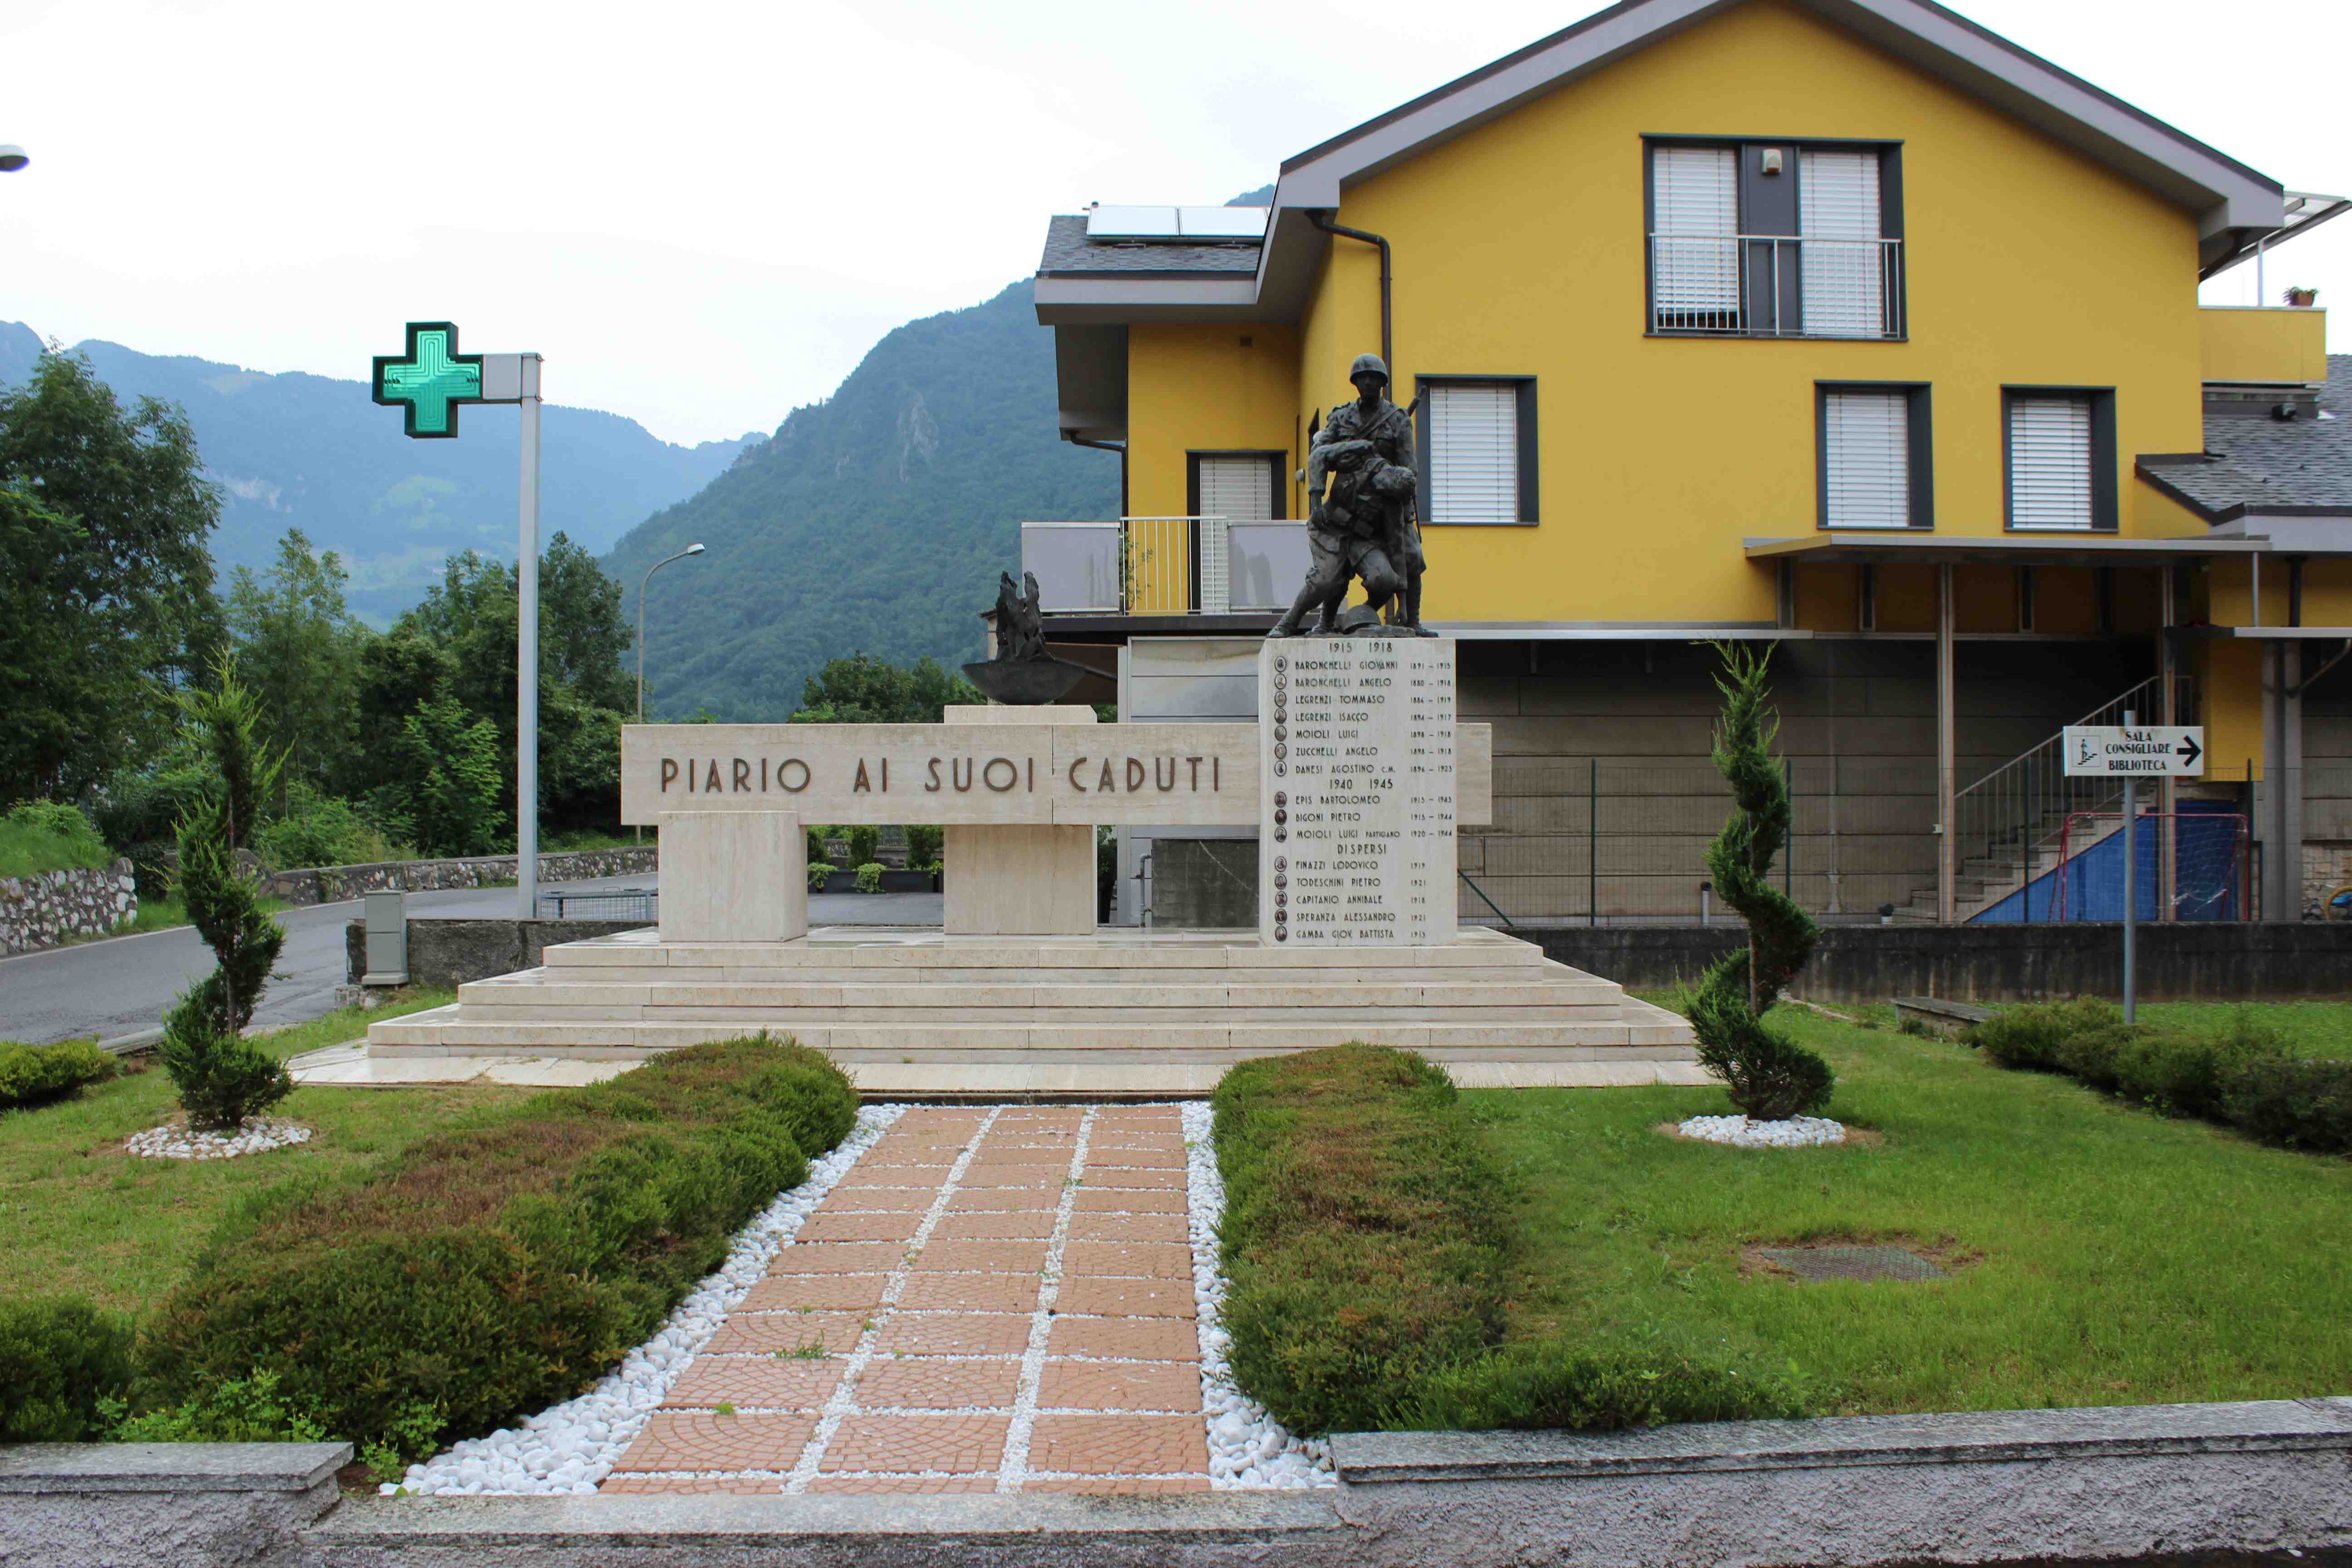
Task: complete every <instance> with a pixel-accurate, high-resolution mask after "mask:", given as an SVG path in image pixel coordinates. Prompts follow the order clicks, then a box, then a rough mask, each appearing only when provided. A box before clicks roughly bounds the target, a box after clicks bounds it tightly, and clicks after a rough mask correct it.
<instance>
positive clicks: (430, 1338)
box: [134, 1037, 856, 1455]
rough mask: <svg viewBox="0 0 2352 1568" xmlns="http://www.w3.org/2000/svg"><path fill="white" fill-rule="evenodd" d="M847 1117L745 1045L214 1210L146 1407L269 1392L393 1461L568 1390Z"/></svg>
mask: <svg viewBox="0 0 2352 1568" xmlns="http://www.w3.org/2000/svg"><path fill="white" fill-rule="evenodd" d="M855 1121H856V1091H855V1090H854V1089H852V1088H851V1087H850V1084H849V1081H848V1079H846V1078H845V1077H844V1076H843V1075H842V1073H841V1071H840V1069H838V1068H835V1067H834V1066H833V1065H832V1064H831V1063H830V1062H829V1061H827V1060H826V1059H825V1058H824V1057H823V1056H822V1055H820V1054H819V1053H817V1052H814V1051H811V1050H808V1049H805V1048H803V1047H800V1046H797V1045H794V1044H792V1043H790V1042H778V1041H773V1040H770V1039H768V1038H766V1037H752V1038H748V1039H739V1040H730V1041H725V1042H721V1043H719V1044H715V1045H706V1046H697V1047H692V1048H690V1049H687V1050H680V1051H673V1052H669V1053H667V1054H666V1055H664V1056H661V1057H657V1058H655V1059H654V1060H652V1061H650V1062H648V1063H647V1064H646V1065H645V1066H644V1067H641V1068H636V1069H635V1070H633V1071H631V1072H628V1073H626V1074H624V1075H623V1076H622V1077H620V1078H618V1079H613V1080H611V1081H609V1082H606V1083H604V1084H599V1085H597V1086H595V1087H593V1088H590V1089H565V1090H562V1091H560V1092H555V1093H549V1094H544V1095H539V1096H535V1097H533V1098H531V1099H530V1100H524V1101H521V1102H520V1103H519V1104H516V1105H513V1106H510V1107H505V1108H501V1109H499V1110H495V1111H489V1112H485V1113H483V1114H482V1115H480V1116H478V1117H477V1118H475V1119H473V1120H471V1121H468V1122H467V1123H466V1124H464V1125H462V1126H459V1127H457V1128H454V1129H452V1130H451V1131H446V1132H443V1133H440V1134H437V1135H436V1136H434V1137H431V1138H428V1139H425V1140H424V1141H423V1142H418V1143H415V1144H413V1145H411V1146H409V1147H408V1148H407V1149H405V1150H404V1151H403V1152H400V1153H398V1154H395V1155H393V1156H390V1157H389V1158H387V1159H386V1160H385V1161H383V1163H379V1164H377V1165H375V1166H374V1167H373V1168H370V1169H368V1170H366V1171H364V1172H363V1173H361V1174H359V1175H358V1176H356V1177H354V1178H352V1179H348V1180H344V1181H340V1182H335V1183H331V1184H323V1185H321V1184H310V1185H299V1184H298V1185H296V1186H293V1187H289V1188H280V1189H277V1190H276V1191H274V1192H272V1193H270V1194H267V1195H265V1196H263V1197H262V1198H260V1199H259V1200H257V1201H256V1202H254V1203H251V1204H249V1205H247V1206H246V1207H245V1208H243V1209H242V1210H241V1211H238V1212H236V1213H233V1214H232V1215H230V1216H229V1218H227V1219H226V1221H224V1222H223V1224H222V1225H221V1226H220V1228H219V1230H218V1231H216V1232H215V1235H214V1236H213V1237H212V1238H211V1239H210V1241H209V1242H208V1243H207V1244H206V1246H205V1248H204V1250H203V1251H202V1252H201V1253H200V1254H199V1255H198V1257H197V1258H196V1260H195V1262H194V1266H193V1267H192V1268H191V1270H190V1272H189V1275H188V1277H187V1278H186V1279H184V1281H183V1282H182V1283H181V1284H180V1285H179V1286H178V1287H177V1288H176V1289H173V1291H172V1293H171V1294H170V1295H169V1296H168V1297H167V1298H166V1299H165V1300H163V1303H162V1304H161V1305H160V1307H159V1308H158V1309H157V1310H156V1311H155V1313H154V1315H153V1316H152V1319H151V1320H150V1321H148V1322H147V1323H146V1324H145V1325H144V1328H143V1331H142V1334H141V1337H140V1342H139V1350H138V1356H137V1377H136V1381H135V1384H134V1389H135V1392H136V1394H137V1403H138V1405H139V1406H140V1407H141V1408H142V1410H143V1411H145V1412H147V1413H149V1414H151V1415H152V1413H153V1412H155V1411H158V1410H170V1409H173V1408H176V1407H186V1406H193V1405H196V1404H197V1403H198V1402H199V1401H200V1400H201V1399H202V1398H203V1397H204V1396H205V1394H206V1392H207V1390H209V1389H212V1388H214V1387H216V1386H217V1385H220V1384H227V1383H230V1382H234V1381H237V1380H248V1379H249V1380H255V1381H256V1382H258V1380H261V1379H264V1378H268V1379H272V1380H274V1382H272V1383H270V1384H267V1385H266V1386H268V1387H269V1388H270V1389H271V1390H273V1392H274V1395H275V1396H276V1397H277V1398H279V1399H282V1400H283V1402H284V1403H285V1404H286V1405H287V1406H288V1407H289V1408H291V1409H295V1410H299V1411H300V1412H302V1413H303V1414H304V1415H306V1416H307V1417H308V1418H310V1419H311V1420H314V1421H316V1422H317V1423H318V1424H319V1425H320V1426H321V1427H323V1428H324V1429H325V1430H326V1431H329V1432H331V1433H332V1434H333V1435H334V1436H338V1437H342V1438H346V1439H349V1440H351V1441H353V1442H357V1443H361V1444H363V1445H364V1444H385V1443H390V1444H391V1445H392V1446H394V1447H397V1448H398V1449H400V1450H402V1451H403V1452H404V1453H406V1454H411V1455H414V1454H416V1453H420V1452H422V1451H425V1449H428V1448H429V1447H432V1446H433V1444H434V1443H435V1442H436V1441H442V1440H446V1439H449V1438H456V1437H465V1436H478V1435H479V1434H482V1433H486V1432H489V1431H491V1430H494V1429H495V1428H497V1427H498V1426H502V1425H505V1424H507V1423H509V1422H511V1421H513V1420H514V1419H516V1418H517V1417H519V1416H521V1415H526V1414H528V1413H530V1412H531V1411H533V1410H537V1409H540V1408H541V1407H543V1406H545V1405H550V1404H553V1403H556V1402H558V1401H561V1400H563V1399H567V1398H570V1397H572V1395H574V1394H579V1393H581V1392H583V1390H585V1389H586V1388H587V1387H588V1386H589V1385H590V1384H593V1382H594V1381H595V1379H596V1378H597V1377H598V1376H599V1375H601V1374H602V1373H604V1372H605V1371H606V1370H607V1369H608V1368H610V1367H611V1366H613V1365H614V1364H615V1363H617V1362H619V1360H620V1359H621V1357H622V1356H623V1354H624V1353H625V1352H626V1351H627V1350H629V1348H630V1347H632V1346H634V1345H635V1344H637V1343H638V1342H641V1341H643V1340H644V1339H646V1337H647V1336H648V1335H649V1334H650V1333H651V1332H652V1331H653V1330H654V1328H655V1327H656V1325H657V1324H658V1322H659V1321H660V1320H661V1318H662V1317H663V1315H664V1314H665V1313H666V1312H667V1311H668V1310H669V1309H670V1307H672V1306H673V1305H674V1304H676V1302H677V1300H679V1299H680V1298H681V1297H682V1296H684V1295H685V1294H686V1292H687V1291H688V1289H691V1288H692V1286H693V1285H694V1283H695V1282H696V1281H697V1280H698V1279H700V1278H701V1277H702V1276H704V1275H705V1274H708V1273H709V1271H710V1270H711V1269H712V1268H715V1267H716V1266H717V1265H718V1264H719V1261H720V1260H721V1259H722V1258H724V1256H725V1254H726V1251H727V1247H728V1244H729V1238H730V1237H731V1236H732V1234H733V1233H734V1232H735V1231H737V1230H738V1229H740V1227H741V1226H743V1225H745V1224H746V1223H748V1222H749V1221H750V1220H751V1218H752V1216H753V1215H756V1214H757V1213H758V1212H759V1211H760V1210H761V1208H763V1207H765V1206H766V1205H767V1204H768V1203H769V1202H770V1201H771V1200H772V1199H773V1198H774V1197H775V1195H776V1194H777V1193H778V1192H779V1191H781V1190H782V1189H784V1188H786V1187H790V1186H793V1185H794V1184H797V1183H799V1182H800V1181H802V1180H803V1178H804V1177H805V1176H806V1175H807V1173H808V1157H809V1156H812V1155H814V1154H819V1153H822V1152H825V1151H827V1150H830V1149H831V1148H833V1147H834V1145H835V1144H836V1143H838V1142H840V1141H841V1140H842V1138H843V1137H845V1135H846V1134H847V1133H848V1131H849V1130H850V1128H851V1126H852V1124H853V1123H854V1122H855Z"/></svg>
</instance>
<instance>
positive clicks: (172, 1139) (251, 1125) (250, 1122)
mask: <svg viewBox="0 0 2352 1568" xmlns="http://www.w3.org/2000/svg"><path fill="white" fill-rule="evenodd" d="M308 1142H310V1129H309V1128H307V1127H305V1126H303V1125H302V1124H301V1123H300V1122H299V1121H274V1120H271V1119H269V1118H267V1117H260V1116H249V1117H247V1118H246V1120H245V1122H244V1124H243V1125H241V1126H239V1127H238V1128H237V1129H236V1131H234V1132H226V1131H224V1132H200V1131H196V1130H195V1129H194V1128H193V1127H174V1126H163V1127H151V1128H149V1129H148V1130H147V1131H144V1132H133V1133H132V1134H131V1136H130V1137H129V1138H127V1139H125V1140H123V1143H122V1152H124V1153H126V1154H128V1155H130V1156H131V1158H133V1159H137V1160H234V1159H236V1157H237V1156H238V1155H239V1154H260V1153H265V1152H268V1151H269V1150H271V1149H290V1148H292V1147H293V1146H294V1145H295V1144H297V1143H308Z"/></svg>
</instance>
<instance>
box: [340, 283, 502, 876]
mask: <svg viewBox="0 0 2352 1568" xmlns="http://www.w3.org/2000/svg"><path fill="white" fill-rule="evenodd" d="M539 370H540V357H539V355H537V354H461V353H458V352H457V323H456V322H455V321H411V322H409V323H408V352H407V353H404V354H378V355H376V356H375V374H374V375H373V377H371V378H370V380H369V384H368V387H369V391H370V393H371V394H372V395H373V396H374V398H375V400H376V401H377V402H378V403H380V404H382V405H384V406H385V407H387V408H391V407H397V408H398V409H399V410H400V416H401V424H402V426H403V427H404V429H405V430H406V431H407V432H408V434H409V435H411V436H413V437H416V438H417V439H419V440H427V439H437V440H449V439H453V438H455V437H456V436H457V409H458V406H459V405H462V404H467V403H514V404H520V405H521V407H520V413H521V415H522V421H521V425H520V429H519V431H518V432H517V437H518V438H517V440H516V443H515V445H516V447H517V450H518V454H519V456H520V458H521V460H522V461H521V476H520V477H521V481H522V482H521V484H520V487H519V489H518V495H517V501H518V504H517V506H516V508H515V521H516V525H517V526H516V533H517V535H518V536H519V537H518V538H517V540H516V546H517V548H516V551H515V578H516V582H515V589H516V599H517V604H516V610H515V623H516V626H515V630H516V636H515V642H516V648H515V654H516V660H517V662H516V665H515V668H517V669H537V668H539V408H540V397H539ZM515 798H516V799H517V800H526V801H532V802H536V801H537V800H538V799H539V682H538V681H536V680H523V681H518V682H516V685H515ZM515 840H516V842H515V851H516V877H515V882H516V891H517V894H518V901H519V902H520V905H521V913H522V918H523V919H525V920H529V919H530V918H531V917H532V916H533V915H535V914H537V913H538V912H539V907H538V906H539V813H538V812H537V811H535V810H527V811H524V812H523V813H521V815H520V816H519V818H518V819H517V820H516V823H515Z"/></svg>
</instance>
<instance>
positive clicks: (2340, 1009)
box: [2139, 1002, 2352, 1057]
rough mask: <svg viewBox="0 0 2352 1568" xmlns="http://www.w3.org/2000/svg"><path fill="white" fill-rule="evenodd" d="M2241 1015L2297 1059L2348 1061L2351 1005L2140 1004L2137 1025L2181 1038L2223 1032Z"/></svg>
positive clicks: (2351, 1037) (2351, 1039)
mask: <svg viewBox="0 0 2352 1568" xmlns="http://www.w3.org/2000/svg"><path fill="white" fill-rule="evenodd" d="M2240 1013H2244V1014H2246V1015H2247V1016H2250V1017H2252V1018H2253V1019H2254V1020H2255V1021H2256V1022H2258V1023H2261V1024H2263V1026H2266V1027H2269V1028H2273V1029H2276V1030H2277V1031H2278V1032H2279V1035H2280V1037H2282V1038H2283V1039H2284V1041H2285V1042H2286V1048H2287V1049H2288V1050H2290V1051H2293V1052H2294V1054H2295V1055H2296V1056H2299V1057H2352V1002H2242V1003H2241V1002H2143V1003H2141V1004H2140V1007H2139V1017H2140V1022H2142V1023H2144V1024H2154V1025H2157V1026H2160V1027H2163V1028H2167V1029H2177V1030H2179V1031H2180V1032H2181V1033H2182V1034H2187V1035H2204V1034H2214V1035H2218V1034H2226V1033H2227V1032H2228V1031H2229V1028H2230V1023H2231V1019H2232V1018H2233V1017H2235V1016H2237V1015H2238V1014H2240Z"/></svg>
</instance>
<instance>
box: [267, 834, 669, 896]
mask: <svg viewBox="0 0 2352 1568" xmlns="http://www.w3.org/2000/svg"><path fill="white" fill-rule="evenodd" d="M654 855H655V849H654V846H652V845H650V844H647V845H644V846H642V847H631V848H627V849H573V850H567V851H564V852H562V853H561V854H555V855H541V857H540V858H539V879H540V880H541V881H542V882H574V881H583V880H585V879H589V878H592V877H650V876H652V875H653V874H654ZM520 864H521V862H520V860H519V859H517V858H516V857H514V856H512V855H478V856H473V857H470V858H466V859H461V860H384V861H379V862H377V863H375V864H373V865H368V866H310V867H305V868H301V869H299V870H294V871H267V872H264V873H263V874H262V879H261V891H262V893H263V895H264V896H265V897H268V898H273V899H283V900H286V901H287V902H288V903H289V904H292V905H294V906H295V907H297V908H298V909H299V908H302V907H305V906H307V905H310V904H331V903H337V902H340V901H341V900H344V899H355V898H357V897H359V896H360V895H361V894H362V893H373V892H378V891H381V890H382V889H385V888H405V889H408V890H409V891H410V892H412V893H422V892H426V891H430V890H433V889H441V888H481V887H491V886H496V885H497V884H499V883H501V882H512V881H514V880H515V879H516V876H517V868H518V867H519V866H520Z"/></svg>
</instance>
